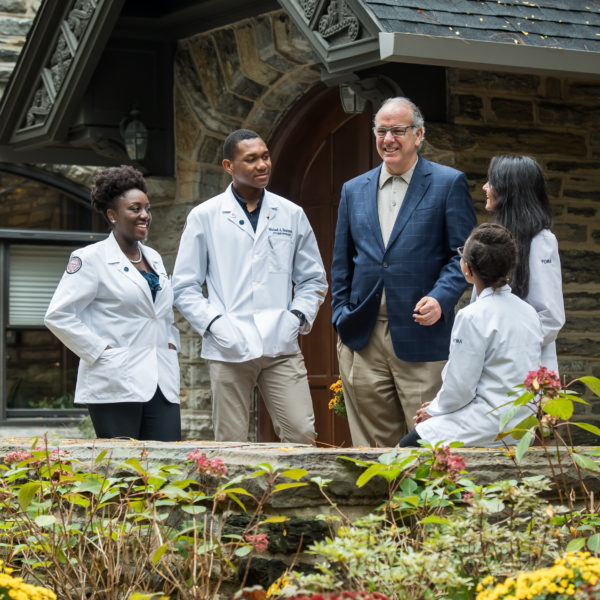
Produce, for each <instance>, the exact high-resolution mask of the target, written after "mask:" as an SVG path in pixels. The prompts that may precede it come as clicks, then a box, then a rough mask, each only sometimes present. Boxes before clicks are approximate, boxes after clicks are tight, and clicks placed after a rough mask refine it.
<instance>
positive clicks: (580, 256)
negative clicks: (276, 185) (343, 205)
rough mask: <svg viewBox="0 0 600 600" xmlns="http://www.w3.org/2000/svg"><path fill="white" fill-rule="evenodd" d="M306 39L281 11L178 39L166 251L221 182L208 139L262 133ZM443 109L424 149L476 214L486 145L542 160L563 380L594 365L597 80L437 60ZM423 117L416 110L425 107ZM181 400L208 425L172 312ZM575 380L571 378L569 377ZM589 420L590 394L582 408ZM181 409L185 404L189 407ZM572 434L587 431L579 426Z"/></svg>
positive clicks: (281, 107) (277, 113) (598, 364)
mask: <svg viewBox="0 0 600 600" xmlns="http://www.w3.org/2000/svg"><path fill="white" fill-rule="evenodd" d="M313 61H314V56H313V55H312V53H311V51H310V49H309V48H308V45H307V43H306V41H305V40H304V39H303V38H302V37H301V36H300V35H299V33H298V32H297V31H296V29H295V27H294V26H293V25H292V24H291V23H290V22H289V20H288V19H287V17H286V16H285V14H284V13H283V12H277V13H272V14H269V15H265V16H262V17H260V18H256V19H251V20H248V21H243V22H240V23H237V24H235V25H233V26H230V27H227V28H224V29H220V30H217V31H213V32H209V33H206V34H201V35H198V36H194V37H192V38H189V39H187V40H183V41H181V42H180V44H179V49H178V53H177V56H176V69H175V119H176V153H177V184H176V185H177V193H176V199H175V202H174V203H173V205H172V206H169V207H168V208H167V207H165V211H164V216H165V218H164V219H161V220H162V221H163V222H165V221H166V224H167V230H168V232H169V233H168V234H167V235H166V236H161V238H160V240H157V242H158V243H159V244H160V245H161V249H162V251H163V253H164V254H166V256H167V262H168V263H169V264H170V260H171V259H172V258H173V256H174V253H175V252H176V246H177V240H178V232H179V231H180V229H181V227H182V225H183V222H184V219H185V215H186V214H187V212H188V211H189V209H191V207H193V206H194V205H195V204H197V203H198V202H200V201H202V200H204V199H207V198H209V197H211V196H213V195H214V194H216V193H218V192H220V191H222V190H223V189H224V188H225V186H226V185H227V184H228V183H229V178H228V177H227V176H225V174H224V173H223V171H222V169H221V166H220V148H221V144H222V141H223V139H224V138H225V136H226V135H227V133H228V132H229V131H231V130H233V129H235V128H238V127H249V128H251V129H255V130H257V131H258V132H259V133H260V134H261V135H263V137H265V139H267V140H269V139H270V137H271V136H272V134H273V133H274V132H275V130H276V127H277V124H278V123H279V122H280V121H281V118H282V117H283V115H284V114H285V113H286V112H287V111H288V110H289V109H290V108H291V107H292V106H293V104H294V103H295V102H297V101H299V100H300V98H301V97H302V95H303V93H304V92H306V91H308V89H309V88H310V87H311V85H312V84H314V83H316V82H317V81H318V72H317V68H316V65H315V64H314V62H313ZM447 83H448V86H447V90H448V92H447V103H448V119H447V122H446V123H434V122H428V123H427V141H426V143H425V147H424V155H425V156H426V157H427V158H431V159H432V160H436V161H438V162H441V163H444V164H449V165H453V166H455V167H456V168H458V169H460V170H463V171H465V172H466V173H467V176H468V178H469V182H470V186H471V193H472V195H473V199H474V201H475V204H476V208H477V212H478V216H479V219H480V221H483V220H485V219H486V218H487V217H486V214H485V211H484V209H483V207H484V204H485V202H484V194H483V192H482V190H481V186H482V185H483V183H485V181H486V171H487V166H488V163H489V160H490V158H491V157H492V156H494V155H495V154H498V153H524V154H531V155H533V156H535V157H536V158H537V159H538V160H539V161H540V162H541V164H542V165H543V167H544V168H545V169H546V172H547V174H548V181H549V188H550V193H551V200H552V205H553V207H554V211H555V215H556V222H555V227H554V230H555V232H556V235H557V237H558V239H559V243H560V249H561V260H562V262H563V278H564V292H565V304H566V308H567V324H566V326H565V327H564V329H563V331H562V332H561V334H560V336H559V339H558V351H559V355H560V356H559V358H560V366H561V374H562V376H563V379H565V381H570V380H571V379H573V378H575V377H578V376H581V375H584V374H593V375H600V331H599V330H598V328H597V327H595V324H597V323H598V322H600V308H599V307H598V300H600V286H599V282H600V277H599V269H598V266H597V265H598V264H600V261H598V258H600V255H599V252H600V222H599V221H598V219H597V212H598V200H599V198H600V170H599V167H600V134H598V133H597V131H598V130H599V127H598V126H599V125H600V107H599V105H598V95H599V93H600V86H599V84H598V83H597V82H593V81H583V80H570V79H566V78H555V77H541V76H536V75H517V74H507V73H493V72H482V71H473V70H461V69H448V71H447ZM425 116H426V117H427V115H425ZM178 325H179V326H180V329H181V330H182V339H183V340H184V348H183V352H182V355H181V363H182V375H183V378H182V382H183V387H184V391H183V400H184V405H185V406H187V407H188V409H190V411H192V412H193V415H194V417H193V421H194V423H195V424H194V425H192V426H189V425H188V427H189V429H188V433H189V434H191V435H193V436H194V437H202V438H205V437H206V436H207V435H210V423H209V419H208V417H209V411H210V405H209V392H208V375H207V371H206V367H205V366H204V365H203V364H202V361H201V360H199V359H198V355H199V350H200V340H199V338H198V336H197V335H196V334H195V333H194V332H193V331H191V330H190V328H189V327H188V326H187V324H186V323H185V322H183V321H180V322H179V323H178ZM580 389H581V388H580ZM580 410H581V411H582V412H583V413H585V418H586V419H587V420H598V419H600V403H596V404H595V405H593V406H589V407H584V408H583V409H581V407H580ZM190 414H191V413H190ZM581 439H582V441H592V439H591V438H587V439H586V436H585V435H584V436H583V437H582V438H581Z"/></svg>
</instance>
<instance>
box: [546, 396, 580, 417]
mask: <svg viewBox="0 0 600 600" xmlns="http://www.w3.org/2000/svg"><path fill="white" fill-rule="evenodd" d="M542 410H543V411H544V412H545V413H546V414H548V415H551V416H552V417H558V418H559V419H562V420H563V421H568V420H569V419H570V418H571V415H572V414H573V402H571V400H569V399H568V398H552V400H549V401H548V402H546V403H545V404H544V405H543V406H542Z"/></svg>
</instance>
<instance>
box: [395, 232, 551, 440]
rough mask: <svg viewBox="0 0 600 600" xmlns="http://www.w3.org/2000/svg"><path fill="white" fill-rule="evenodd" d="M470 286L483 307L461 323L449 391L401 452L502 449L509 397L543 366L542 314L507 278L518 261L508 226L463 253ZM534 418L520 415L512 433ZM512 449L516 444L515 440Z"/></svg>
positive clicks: (468, 310) (423, 412)
mask: <svg viewBox="0 0 600 600" xmlns="http://www.w3.org/2000/svg"><path fill="white" fill-rule="evenodd" d="M458 253H459V255H460V257H461V261H460V265H461V269H462V272H463V275H464V276H465V279H466V280H467V281H468V282H469V283H472V284H473V285H474V286H475V288H476V290H477V300H476V301H475V302H473V303H472V304H469V305H468V306H466V307H465V308H463V309H462V310H460V311H459V312H458V314H457V315H456V321H455V322H454V327H453V328H452V335H451V339H450V354H449V357H448V362H447V363H446V366H445V367H444V371H443V372H442V381H443V383H442V387H441V389H440V391H439V392H438V394H437V396H436V397H435V398H434V399H433V400H432V401H431V402H430V403H425V404H423V406H422V407H421V408H420V409H419V411H418V412H417V415H416V417H415V418H414V420H415V424H416V427H415V429H414V430H413V431H411V432H410V433H409V434H408V435H406V436H405V437H404V438H403V439H402V440H401V441H400V443H399V446H402V447H403V446H418V445H419V443H418V441H419V439H424V440H427V441H428V442H430V443H432V444H436V443H438V442H446V443H448V442H463V444H464V445H465V446H485V447H488V446H498V445H500V444H502V442H501V441H499V440H497V439H496V437H497V435H498V433H499V422H500V418H501V416H502V414H503V412H504V410H507V409H508V407H506V408H505V409H502V408H501V409H498V410H494V409H497V408H498V407H500V406H502V405H503V404H505V403H506V402H508V400H509V397H508V393H509V392H511V391H512V390H513V389H514V387H515V386H516V385H518V384H520V383H523V380H524V379H525V377H526V376H527V373H528V372H529V371H531V370H534V369H537V368H538V367H539V365H540V356H541V348H542V331H541V325H540V320H539V318H538V316H537V314H536V312H535V310H534V309H533V308H532V307H531V306H530V305H529V304H527V303H526V302H524V301H523V300H521V299H520V298H518V297H517V296H515V295H514V294H512V293H511V289H510V287H509V286H508V284H507V283H506V282H507V274H508V273H509V272H511V271H512V270H513V268H514V266H515V264H516V260H517V248H516V245H515V242H514V240H513V237H512V235H511V234H510V232H509V231H508V230H507V229H506V228H504V227H502V226H501V225H497V224H493V223H484V224H483V225H480V226H479V227H476V228H475V229H474V230H473V232H472V233H471V235H470V236H469V239H468V240H467V242H466V244H465V246H464V249H462V248H459V249H458ZM528 414H529V409H528V408H527V407H526V406H523V407H521V408H520V410H519V411H517V413H516V414H515V416H514V417H513V419H511V421H510V422H509V423H508V425H507V429H509V428H511V427H514V426H515V425H517V424H518V423H519V422H520V421H522V420H523V419H524V418H525V417H526V416H527V415H528ZM504 439H505V441H506V443H508V444H511V443H515V440H514V439H513V438H512V437H510V436H507V437H506V438H504Z"/></svg>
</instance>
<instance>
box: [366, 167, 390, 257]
mask: <svg viewBox="0 0 600 600" xmlns="http://www.w3.org/2000/svg"><path fill="white" fill-rule="evenodd" d="M380 173H381V166H380V167H379V168H378V169H377V170H376V171H372V172H371V174H370V175H369V176H368V177H367V178H366V181H365V183H364V193H363V198H364V199H365V202H366V203H367V205H366V213H367V221H368V224H369V226H370V228H371V230H372V234H371V235H369V237H371V239H374V240H377V244H378V245H379V247H380V249H381V251H382V252H385V245H384V243H383V235H382V234H381V224H380V223H379V212H378V211H377V190H378V185H379V175H380Z"/></svg>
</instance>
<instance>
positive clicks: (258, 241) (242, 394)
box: [173, 129, 327, 444]
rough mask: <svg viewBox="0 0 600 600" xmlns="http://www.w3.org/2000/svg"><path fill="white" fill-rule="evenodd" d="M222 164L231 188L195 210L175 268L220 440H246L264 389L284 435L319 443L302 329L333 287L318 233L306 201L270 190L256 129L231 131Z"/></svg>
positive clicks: (265, 153) (178, 298)
mask: <svg viewBox="0 0 600 600" xmlns="http://www.w3.org/2000/svg"><path fill="white" fill-rule="evenodd" d="M223 168H224V169H225V171H227V173H229V174H230V175H231V177H232V180H233V181H232V184H231V185H230V186H229V187H228V188H227V190H226V191H225V192H224V193H222V194H219V195H218V196H215V197H214V198H211V199H209V200H206V201H205V202H203V203H201V204H200V205H198V206H197V207H195V208H194V209H193V210H192V211H191V212H190V214H189V215H188V218H187V222H186V226H185V228H184V231H183V234H182V236H181V242H180V245H179V251H178V253H177V259H176V261H175V268H174V271H173V290H174V293H175V306H176V307H177V308H178V309H179V311H180V312H181V314H182V315H183V316H184V317H185V318H186V319H187V320H188V321H189V322H190V324H191V325H192V326H193V327H194V328H195V329H196V330H197V331H198V332H199V333H200V335H202V337H203V342H202V357H203V358H205V359H206V360H207V362H208V365H209V373H210V379H211V391H212V401H213V426H214V431H215V439H216V440H217V441H246V440H247V436H248V422H249V413H250V405H251V400H252V392H253V390H254V387H255V386H256V385H258V388H259V390H260V392H261V394H262V396H263V398H264V401H265V404H266V406H267V410H268V411H269V414H270V415H271V420H272V421H273V426H274V428H275V432H276V433H277V435H278V436H279V438H280V439H281V440H282V441H284V442H291V443H308V444H312V443H314V440H315V438H316V433H315V430H314V414H313V407H312V400H311V396H310V390H309V387H308V380H307V374H306V368H305V366H304V359H303V357H302V354H301V353H300V347H299V345H298V334H299V333H301V334H307V333H308V332H309V331H310V329H311V327H312V324H313V322H314V320H315V317H316V315H317V311H318V310H319V307H320V306H321V303H322V302H323V300H324V298H325V295H326V292H327V279H326V276H325V269H324V268H323V262H322V260H321V256H320V254H319V249H318V247H317V242H316V239H315V235H314V233H313V230H312V228H311V226H310V223H309V222H308V219H307V218H306V215H305V214H304V211H303V210H302V209H301V208H300V207H299V206H297V205H296V204H293V203H292V202H290V201H289V200H286V199H285V198H282V197H281V196H277V195H275V194H272V193H271V192H268V191H267V190H266V189H265V188H266V186H267V184H268V183H269V178H270V174H271V158H270V155H269V150H268V149H267V146H266V144H265V143H264V141H263V140H262V139H261V138H260V137H259V135H258V134H257V133H255V132H253V131H250V130H247V129H239V130H237V131H234V132H233V133H231V134H230V135H229V136H228V137H227V139H226V140H225V143H224V145H223ZM205 283H206V288H207V290H208V297H206V296H205V295H204V293H203V284H205Z"/></svg>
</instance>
